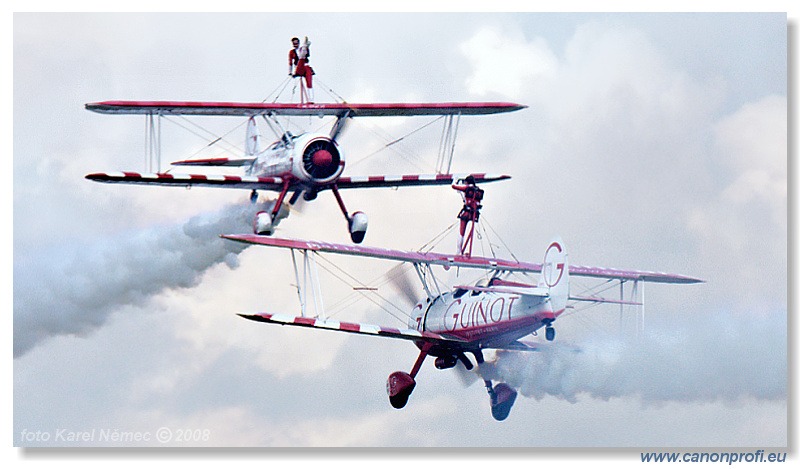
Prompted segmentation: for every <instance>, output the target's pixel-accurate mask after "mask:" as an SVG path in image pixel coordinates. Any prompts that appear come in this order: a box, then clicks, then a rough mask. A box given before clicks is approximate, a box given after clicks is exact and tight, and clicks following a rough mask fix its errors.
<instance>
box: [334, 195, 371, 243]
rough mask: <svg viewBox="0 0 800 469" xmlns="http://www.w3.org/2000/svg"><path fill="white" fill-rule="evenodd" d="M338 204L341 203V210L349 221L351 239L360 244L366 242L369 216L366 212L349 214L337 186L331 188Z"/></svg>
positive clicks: (348, 228)
mask: <svg viewBox="0 0 800 469" xmlns="http://www.w3.org/2000/svg"><path fill="white" fill-rule="evenodd" d="M331 191H332V192H333V195H334V197H336V202H338V203H339V208H340V209H342V214H344V218H345V220H347V230H348V231H350V239H351V240H352V241H353V242H354V243H356V244H359V243H361V241H364V236H365V235H366V234H367V224H368V221H367V214H366V213H364V212H353V214H352V215H350V214H348V213H347V208H346V207H345V206H344V201H343V200H342V196H341V195H339V188H338V187H336V185H334V186H332V187H331Z"/></svg>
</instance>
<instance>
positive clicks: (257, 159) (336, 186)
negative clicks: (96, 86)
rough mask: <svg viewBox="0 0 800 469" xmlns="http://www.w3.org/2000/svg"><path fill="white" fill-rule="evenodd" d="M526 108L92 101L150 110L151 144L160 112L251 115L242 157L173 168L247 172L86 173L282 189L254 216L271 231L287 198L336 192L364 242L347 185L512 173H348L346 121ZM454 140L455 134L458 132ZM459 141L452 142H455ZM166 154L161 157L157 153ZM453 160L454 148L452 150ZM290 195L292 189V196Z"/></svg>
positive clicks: (257, 229) (262, 230)
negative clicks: (309, 126) (313, 123)
mask: <svg viewBox="0 0 800 469" xmlns="http://www.w3.org/2000/svg"><path fill="white" fill-rule="evenodd" d="M525 107H526V106H523V105H520V104H516V103H506V102H467V103H416V104H415V103H371V104H352V103H319V104H313V103H227V102H172V101H104V102H97V103H89V104H86V109H88V110H90V111H94V112H98V113H103V114H139V115H145V116H147V119H148V127H149V128H150V134H148V135H149V142H148V146H150V145H160V130H158V129H160V126H156V125H155V124H154V117H162V116H234V117H237V116H238V117H246V118H247V119H248V121H247V122H248V124H247V131H246V136H245V142H246V143H245V151H244V153H245V154H244V156H243V157H240V158H205V159H188V160H181V161H176V162H173V163H172V164H173V165H175V166H194V167H198V166H205V167H211V166H215V167H240V168H244V175H219V174H177V173H172V172H170V171H166V172H155V173H152V172H150V173H147V172H131V171H124V172H112V173H93V174H89V175H87V176H86V178H87V179H90V180H92V181H98V182H105V183H121V184H145V185H159V186H179V187H191V186H206V187H224V188H231V189H246V190H250V191H251V201H253V202H254V203H255V201H256V200H257V198H258V191H274V192H277V193H278V197H277V199H276V201H275V203H274V204H273V205H272V208H271V210H269V211H262V212H259V213H258V214H256V216H255V220H254V221H253V232H254V233H255V234H263V235H271V234H273V232H274V230H275V226H276V224H277V223H278V219H279V212H280V210H281V208H282V206H283V204H284V200H285V199H286V198H287V196H288V202H289V204H290V205H291V204H294V203H295V202H296V201H297V200H298V199H299V197H301V196H302V197H303V199H304V200H307V201H308V200H313V199H315V198H316V197H317V194H318V193H320V192H323V191H326V190H330V191H331V192H332V193H333V195H334V197H335V198H336V201H337V203H338V205H339V208H340V209H341V211H342V214H343V215H344V218H345V220H346V221H347V227H348V231H349V233H350V238H351V240H352V241H353V242H354V243H360V242H361V241H363V239H364V236H365V234H366V231H367V225H368V220H367V215H366V214H365V213H363V212H360V211H354V212H349V211H348V210H347V208H346V206H345V204H344V201H343V199H342V197H341V195H340V193H339V191H340V190H344V189H359V188H374V187H393V188H395V187H405V186H431V185H450V184H452V183H454V182H456V181H458V180H462V179H464V178H466V177H467V176H472V178H473V179H474V180H475V181H476V182H482V183H483V182H492V181H500V180H504V179H508V178H510V176H508V175H503V174H486V173H473V174H450V173H449V164H448V165H447V166H448V167H447V172H445V173H435V174H406V175H398V176H390V175H368V176H343V172H344V168H345V152H344V151H343V149H342V147H341V146H340V144H339V141H338V138H339V137H340V135H341V133H342V131H343V129H344V128H345V124H346V122H347V121H348V120H349V119H352V118H355V117H376V116H447V118H448V120H447V121H446V124H445V127H446V129H448V132H453V133H454V129H455V128H456V126H457V122H458V121H457V120H456V124H455V126H454V125H453V119H454V118H455V119H459V118H460V116H466V115H486V114H497V113H505V112H512V111H516V110H519V109H523V108H525ZM279 116H288V117H293V116H319V117H324V116H333V117H335V120H334V122H333V125H332V127H331V129H330V131H329V132H327V133H324V132H304V133H302V134H299V135H294V134H292V132H291V131H288V130H284V129H283V128H282V126H281V124H280V122H279V121H278V120H277V117H279ZM257 118H263V119H264V120H265V121H266V122H267V123H268V124H269V125H270V127H271V128H272V129H273V130H275V131H276V132H275V133H276V137H277V140H276V141H274V142H273V143H272V144H270V145H268V146H266V148H263V149H262V148H261V145H260V143H259V142H260V140H259V134H258V130H257V123H256V120H257ZM448 122H449V124H448ZM449 138H453V139H454V138H455V135H452V136H451V137H448V139H449ZM453 144H454V141H453ZM159 158H160V156H159ZM450 158H451V159H452V151H451V154H450ZM290 193H291V195H289V194H290Z"/></svg>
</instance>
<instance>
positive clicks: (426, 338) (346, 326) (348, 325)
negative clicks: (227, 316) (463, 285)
mask: <svg viewBox="0 0 800 469" xmlns="http://www.w3.org/2000/svg"><path fill="white" fill-rule="evenodd" d="M239 316H241V317H243V318H245V319H250V320H252V321H259V322H269V323H274V324H281V325H284V326H300V327H315V328H318V329H328V330H334V331H340V332H350V333H353V334H366V335H375V336H383V337H391V338H395V339H404V340H413V341H415V342H419V341H422V342H435V343H438V344H448V345H455V344H464V343H466V341H464V340H462V339H459V338H457V337H450V336H444V335H442V334H434V333H432V332H424V331H423V332H420V331H417V330H414V329H397V328H394V327H385V326H375V325H372V324H361V323H356V322H341V321H335V320H332V319H316V318H309V317H299V316H289V315H285V314H267V313H239Z"/></svg>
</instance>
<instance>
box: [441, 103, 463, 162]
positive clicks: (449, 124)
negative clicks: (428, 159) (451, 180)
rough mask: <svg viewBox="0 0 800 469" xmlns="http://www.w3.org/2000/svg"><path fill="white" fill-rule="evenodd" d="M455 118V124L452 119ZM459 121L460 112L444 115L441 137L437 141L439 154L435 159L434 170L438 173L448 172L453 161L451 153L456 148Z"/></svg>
mask: <svg viewBox="0 0 800 469" xmlns="http://www.w3.org/2000/svg"><path fill="white" fill-rule="evenodd" d="M454 120H455V124H454V123H453V121H454ZM460 121H461V112H458V113H456V114H450V115H448V116H446V118H445V121H444V126H443V128H442V139H441V140H440V141H439V156H438V157H437V159H436V172H437V173H438V174H450V166H451V165H452V163H453V153H454V152H455V150H456V137H457V136H458V124H459V122H460Z"/></svg>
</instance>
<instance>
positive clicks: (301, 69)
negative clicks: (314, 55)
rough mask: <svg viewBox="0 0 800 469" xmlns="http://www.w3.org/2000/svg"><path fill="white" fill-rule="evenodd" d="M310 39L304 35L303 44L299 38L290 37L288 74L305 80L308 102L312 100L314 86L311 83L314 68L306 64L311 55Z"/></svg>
mask: <svg viewBox="0 0 800 469" xmlns="http://www.w3.org/2000/svg"><path fill="white" fill-rule="evenodd" d="M310 47H311V41H309V40H308V36H306V37H305V38H304V40H303V44H302V45H300V39H298V38H296V37H293V38H292V49H291V50H290V51H289V75H291V76H293V77H302V78H305V80H306V95H307V101H308V102H309V103H313V102H314V88H313V87H312V86H313V83H312V78H311V77H312V76H313V75H314V69H312V68H311V66H310V65H308V59H309V57H311V49H310Z"/></svg>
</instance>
